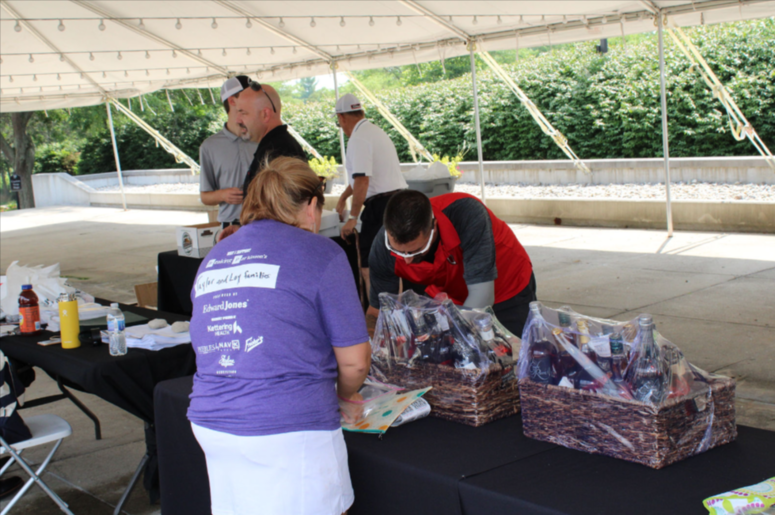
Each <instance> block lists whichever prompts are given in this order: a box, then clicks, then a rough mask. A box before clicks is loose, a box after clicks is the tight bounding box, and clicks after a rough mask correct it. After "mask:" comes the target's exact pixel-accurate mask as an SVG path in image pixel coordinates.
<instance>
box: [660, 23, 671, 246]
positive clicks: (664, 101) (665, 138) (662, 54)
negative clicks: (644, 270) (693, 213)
mask: <svg viewBox="0 0 775 515" xmlns="http://www.w3.org/2000/svg"><path fill="white" fill-rule="evenodd" d="M663 23H664V19H663V15H662V12H661V11H660V12H658V13H657V29H658V30H657V32H658V33H659V93H660V97H661V100H662V152H663V154H664V155H665V195H666V201H667V237H668V238H672V237H673V209H672V205H671V202H670V145H669V143H668V132H667V92H666V91H665V45H664V37H663V31H662V25H663Z"/></svg>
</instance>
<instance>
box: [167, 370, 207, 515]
mask: <svg viewBox="0 0 775 515" xmlns="http://www.w3.org/2000/svg"><path fill="white" fill-rule="evenodd" d="M192 380H193V377H192V376H189V377H181V378H179V379H172V380H170V381H164V382H161V383H159V384H158V385H156V391H155V392H154V406H155V408H156V443H157V444H158V445H159V449H158V455H159V482H160V484H161V512H162V513H163V514H164V515H210V483H209V482H208V479H207V463H206V462H205V456H204V453H203V452H202V448H201V447H199V443H197V441H196V438H194V433H193V432H192V431H191V424H190V423H189V421H188V419H187V418H186V411H187V410H188V404H189V399H188V396H189V395H190V394H191V383H192Z"/></svg>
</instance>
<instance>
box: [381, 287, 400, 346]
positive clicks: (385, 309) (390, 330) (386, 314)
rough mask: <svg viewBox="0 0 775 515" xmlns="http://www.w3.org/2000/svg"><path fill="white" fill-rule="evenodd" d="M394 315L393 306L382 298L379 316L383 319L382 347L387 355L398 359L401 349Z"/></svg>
mask: <svg viewBox="0 0 775 515" xmlns="http://www.w3.org/2000/svg"><path fill="white" fill-rule="evenodd" d="M392 315H393V310H392V308H391V307H390V306H389V305H388V304H387V303H386V302H381V299H380V304H379V318H380V319H381V320H382V348H383V350H384V351H385V354H386V357H389V358H393V359H396V358H398V357H399V356H398V352H399V351H398V344H397V343H396V331H395V328H394V327H393V317H392Z"/></svg>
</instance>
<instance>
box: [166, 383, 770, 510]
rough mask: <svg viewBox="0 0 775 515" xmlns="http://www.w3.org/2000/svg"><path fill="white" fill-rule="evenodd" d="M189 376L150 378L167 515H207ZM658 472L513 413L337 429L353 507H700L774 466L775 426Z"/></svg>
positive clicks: (745, 432) (743, 431) (747, 431)
mask: <svg viewBox="0 0 775 515" xmlns="http://www.w3.org/2000/svg"><path fill="white" fill-rule="evenodd" d="M191 382H192V378H190V377H183V378H179V379H174V380H171V381H164V382H162V383H159V385H158V386H157V387H156V392H155V402H156V411H157V413H156V420H157V422H156V426H157V441H158V442H159V464H160V474H161V488H162V513H164V514H165V515H175V514H186V515H198V514H202V515H206V514H208V513H209V491H208V490H209V489H208V483H207V469H206V464H205V460H204V455H203V454H202V451H201V449H200V448H199V445H198V444H197V442H196V440H195V439H194V436H193V434H192V433H191V428H190V425H189V423H188V421H187V420H186V419H185V413H186V409H187V408H188V403H189V401H188V395H189V394H190V392H191ZM739 434H740V436H739V439H738V440H737V441H736V442H733V443H731V444H728V445H725V446H722V447H719V448H717V449H711V450H710V451H708V452H706V453H704V454H701V455H699V456H694V457H692V458H689V459H687V460H684V461H682V462H679V463H676V464H673V465H670V466H669V467H666V468H664V469H662V470H653V469H650V468H647V467H644V466H642V465H638V464H634V463H629V462H625V461H621V460H617V459H613V458H608V457H605V456H596V455H591V454H586V453H583V452H579V451H573V450H570V449H565V448H563V447H558V446H555V445H551V444H548V443H544V442H539V441H536V440H531V439H529V438H526V437H525V436H524V435H523V434H522V419H521V418H520V417H519V416H515V417H510V418H507V419H503V420H498V421H496V422H493V423H491V424H487V425H485V426H482V427H479V428H472V427H468V426H464V425H460V424H456V423H454V422H446V421H443V420H439V419H436V418H426V419H423V420H419V421H416V422H412V423H411V424H408V425H406V426H402V427H398V428H392V429H390V430H389V431H388V432H387V433H386V434H385V435H384V437H383V438H382V439H379V438H378V437H377V436H376V435H368V434H360V433H345V440H346V442H347V451H348V454H349V464H350V475H351V477H352V482H353V488H354V489H355V505H354V506H353V507H352V509H351V510H350V512H349V513H350V515H363V514H368V515H381V514H385V515H396V514H399V515H415V514H416V515H436V514H441V515H447V514H450V515H484V514H486V515H492V514H505V513H508V514H511V513H514V514H517V513H518V514H520V515H593V514H594V515H619V514H622V513H626V514H627V515H653V514H656V513H658V514H681V515H692V514H697V515H700V514H707V511H706V510H705V509H704V508H703V506H702V500H703V499H705V498H707V497H710V496H711V495H714V494H718V493H722V492H725V491H727V490H731V489H733V488H736V487H741V486H746V485H749V484H753V483H758V482H760V481H762V480H764V479H767V478H769V477H772V476H773V475H775V462H774V461H773V459H772V456H775V432H770V431H762V430H759V429H752V428H748V427H742V426H741V427H739Z"/></svg>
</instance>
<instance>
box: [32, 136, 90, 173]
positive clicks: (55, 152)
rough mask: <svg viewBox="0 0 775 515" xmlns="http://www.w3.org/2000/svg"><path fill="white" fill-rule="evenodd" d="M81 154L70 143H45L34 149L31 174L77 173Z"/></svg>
mask: <svg viewBox="0 0 775 515" xmlns="http://www.w3.org/2000/svg"><path fill="white" fill-rule="evenodd" d="M80 157H81V154H80V152H78V151H77V150H76V149H75V148H74V146H73V145H72V143H69V142H67V143H47V144H44V145H41V146H39V147H37V148H36V149H35V167H34V168H33V171H32V173H60V172H67V173H69V174H70V175H76V174H77V173H78V162H79V160H80Z"/></svg>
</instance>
